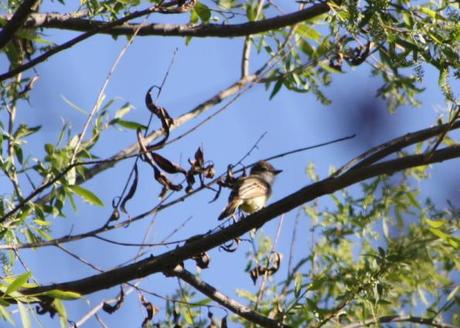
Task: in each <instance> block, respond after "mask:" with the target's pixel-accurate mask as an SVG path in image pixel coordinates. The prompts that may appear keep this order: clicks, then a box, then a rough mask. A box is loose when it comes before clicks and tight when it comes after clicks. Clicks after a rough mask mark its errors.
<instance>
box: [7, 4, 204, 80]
mask: <svg viewBox="0 0 460 328" xmlns="http://www.w3.org/2000/svg"><path fill="white" fill-rule="evenodd" d="M191 2H192V3H193V4H194V3H196V1H195V0H193V1H191ZM176 3H177V2H175V1H174V2H172V3H163V4H162V5H154V6H150V7H149V8H147V9H144V10H139V11H135V12H133V13H131V14H128V15H126V16H123V17H121V18H119V19H116V20H114V21H111V22H105V23H104V24H103V25H99V26H92V27H91V28H89V29H88V30H85V32H84V33H82V34H80V35H79V36H77V37H75V38H73V39H71V40H69V41H67V42H64V43H63V44H60V45H58V46H55V47H54V48H51V49H50V50H48V51H47V52H45V53H43V54H41V55H40V56H37V57H35V58H34V59H32V60H30V61H28V62H27V63H25V64H23V65H20V66H18V67H16V68H14V69H12V70H10V71H8V72H6V73H4V74H1V75H0V81H3V80H6V79H9V78H11V77H13V76H15V75H17V74H19V73H21V72H24V71H26V70H28V69H30V68H32V67H34V66H36V65H38V64H40V63H42V62H44V61H45V60H47V59H48V58H49V57H51V56H53V55H55V54H57V53H58V52H61V51H63V50H65V49H68V48H71V47H73V46H74V45H76V44H77V43H79V42H82V41H84V40H86V39H88V38H90V37H92V36H94V35H96V34H100V33H103V32H104V31H105V30H107V29H110V28H112V27H115V26H120V25H123V24H124V23H126V22H128V21H130V20H133V19H135V18H139V17H143V16H147V15H150V14H152V13H154V12H159V13H178V12H184V10H186V9H185V7H184V8H182V9H184V10H182V9H181V7H180V6H179V7H177V8H174V9H167V7H168V6H170V5H171V4H176ZM189 9H192V7H191V6H187V10H189ZM63 17H66V18H67V19H70V20H72V19H80V18H78V13H77V14H76V15H63ZM26 25H27V27H29V24H28V23H27V22H26ZM138 29H139V25H137V27H136V28H135V29H134V30H133V31H132V33H131V35H134V34H136V33H137V32H138Z"/></svg>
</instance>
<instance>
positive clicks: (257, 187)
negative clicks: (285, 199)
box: [233, 176, 271, 200]
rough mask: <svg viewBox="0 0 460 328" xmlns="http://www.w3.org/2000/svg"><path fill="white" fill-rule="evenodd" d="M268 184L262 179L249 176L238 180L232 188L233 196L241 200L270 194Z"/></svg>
mask: <svg viewBox="0 0 460 328" xmlns="http://www.w3.org/2000/svg"><path fill="white" fill-rule="evenodd" d="M270 193H271V188H270V185H269V184H268V183H267V182H266V181H265V180H263V179H261V178H259V177H255V176H249V177H245V178H242V179H240V180H238V182H237V188H235V189H234V195H233V196H234V197H235V196H236V197H238V198H240V199H242V200H246V199H253V198H256V197H260V196H270Z"/></svg>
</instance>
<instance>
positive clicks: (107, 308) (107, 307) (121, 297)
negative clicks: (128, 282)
mask: <svg viewBox="0 0 460 328" xmlns="http://www.w3.org/2000/svg"><path fill="white" fill-rule="evenodd" d="M124 300H125V292H124V291H123V288H120V293H119V294H118V296H117V301H116V302H115V304H114V305H111V304H109V303H107V302H104V304H103V305H102V310H104V311H105V312H107V313H108V314H112V313H114V312H115V311H116V310H118V309H119V308H120V307H121V305H122V304H123V302H124Z"/></svg>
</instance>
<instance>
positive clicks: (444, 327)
mask: <svg viewBox="0 0 460 328" xmlns="http://www.w3.org/2000/svg"><path fill="white" fill-rule="evenodd" d="M388 322H413V323H417V324H420V325H427V326H432V327H436V328H460V327H459V326H454V325H450V324H447V323H440V322H437V321H435V320H434V319H431V318H422V317H413V316H398V315H392V316H384V317H380V318H377V319H369V320H366V321H364V322H357V323H352V324H349V325H346V326H343V327H342V328H360V327H367V326H369V325H372V324H376V323H388Z"/></svg>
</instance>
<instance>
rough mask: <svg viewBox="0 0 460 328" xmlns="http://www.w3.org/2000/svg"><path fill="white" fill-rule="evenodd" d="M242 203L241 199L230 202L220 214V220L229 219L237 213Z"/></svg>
mask: <svg viewBox="0 0 460 328" xmlns="http://www.w3.org/2000/svg"><path fill="white" fill-rule="evenodd" d="M241 202H242V201H241V199H238V198H236V199H232V200H230V202H229V203H228V204H227V206H226V207H225V209H224V210H223V211H222V213H220V215H219V218H218V219H219V220H223V219H225V218H226V217H229V216H230V215H232V214H233V213H235V211H236V209H237V208H238V207H239V206H240V205H241Z"/></svg>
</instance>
